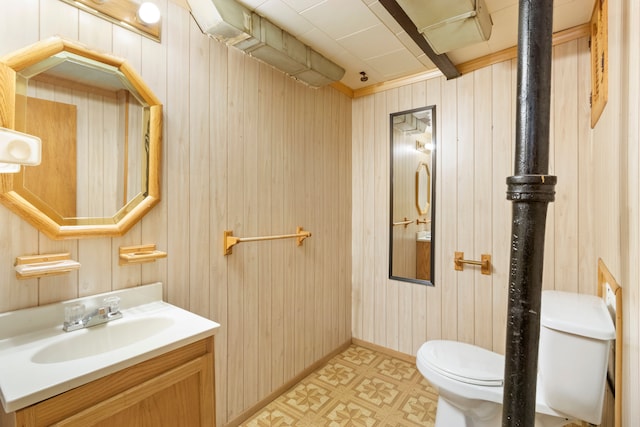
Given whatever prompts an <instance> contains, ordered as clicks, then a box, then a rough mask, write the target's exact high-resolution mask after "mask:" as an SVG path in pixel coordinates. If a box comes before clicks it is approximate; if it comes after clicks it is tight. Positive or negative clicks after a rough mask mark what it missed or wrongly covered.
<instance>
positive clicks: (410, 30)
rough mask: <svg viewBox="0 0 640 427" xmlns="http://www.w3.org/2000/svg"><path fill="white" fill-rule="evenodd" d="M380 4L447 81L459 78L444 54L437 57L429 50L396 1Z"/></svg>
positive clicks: (457, 72)
mask: <svg viewBox="0 0 640 427" xmlns="http://www.w3.org/2000/svg"><path fill="white" fill-rule="evenodd" d="M380 4H381V5H382V6H384V8H385V9H387V12H389V14H390V15H391V16H392V17H393V19H395V20H396V22H397V23H398V24H399V25H400V26H401V27H402V29H403V30H405V31H406V32H407V34H408V35H409V37H411V39H412V40H413V41H414V42H415V43H416V44H417V45H418V47H419V48H420V49H422V51H423V52H424V53H425V54H426V55H427V56H428V57H429V59H430V60H431V62H433V64H434V65H435V66H436V67H438V69H439V70H440V71H442V74H443V75H444V76H445V77H446V78H447V80H448V79H454V78H456V77H460V76H461V74H460V72H459V71H458V69H457V68H456V66H455V65H453V62H451V60H450V59H449V57H448V56H447V55H446V54H444V53H443V54H440V55H438V54H437V53H435V52H434V51H433V49H431V46H429V43H428V42H427V40H426V39H425V38H424V37H423V36H422V34H420V33H419V32H418V28H417V27H416V26H415V24H414V23H413V21H412V20H411V18H409V16H408V15H407V14H406V13H405V11H404V9H402V8H401V7H400V5H399V4H398V2H396V0H380Z"/></svg>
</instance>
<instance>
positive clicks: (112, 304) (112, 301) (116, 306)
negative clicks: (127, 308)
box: [102, 297, 120, 314]
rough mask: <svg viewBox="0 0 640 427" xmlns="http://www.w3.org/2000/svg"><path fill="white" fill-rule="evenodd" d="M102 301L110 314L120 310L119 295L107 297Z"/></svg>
mask: <svg viewBox="0 0 640 427" xmlns="http://www.w3.org/2000/svg"><path fill="white" fill-rule="evenodd" d="M102 303H103V304H104V305H105V306H107V307H108V308H109V313H110V314H114V313H118V312H120V297H107V298H105V299H104V300H103V301H102Z"/></svg>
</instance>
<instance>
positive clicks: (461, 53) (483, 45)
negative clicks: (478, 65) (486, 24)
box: [447, 42, 492, 64]
mask: <svg viewBox="0 0 640 427" xmlns="http://www.w3.org/2000/svg"><path fill="white" fill-rule="evenodd" d="M491 53H492V51H491V47H490V46H489V43H488V42H480V43H475V44H472V45H470V46H466V47H463V48H460V49H456V50H454V51H452V52H447V56H448V57H449V59H451V62H453V63H454V64H461V63H463V62H467V61H470V60H472V59H475V58H478V57H481V56H484V55H489V54H491Z"/></svg>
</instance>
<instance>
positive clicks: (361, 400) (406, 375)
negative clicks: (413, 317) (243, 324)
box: [241, 345, 438, 427]
mask: <svg viewBox="0 0 640 427" xmlns="http://www.w3.org/2000/svg"><path fill="white" fill-rule="evenodd" d="M437 401H438V395H437V393H436V391H435V390H434V389H433V388H432V387H431V386H430V385H429V383H428V382H427V381H426V380H425V379H424V378H423V377H422V375H421V374H420V372H419V371H418V370H417V369H416V367H415V364H412V363H409V362H406V361H404V360H400V359H397V358H394V357H391V356H389V355H387V354H382V353H379V352H376V351H374V350H370V349H367V348H364V347H361V346H357V345H351V346H350V347H349V348H347V349H346V350H345V351H344V352H342V353H340V354H338V355H337V356H335V357H334V358H333V359H331V360H330V361H329V362H328V363H327V364H326V365H324V366H322V367H321V368H319V369H318V370H316V371H315V372H313V373H312V374H311V375H309V376H307V377H306V378H304V379H303V380H302V381H301V382H299V383H298V384H296V385H295V386H294V387H293V388H291V389H290V390H288V391H287V392H285V393H284V394H283V395H281V396H279V397H278V398H276V399H275V400H274V401H273V402H271V403H270V404H269V405H267V406H266V407H265V408H264V409H263V410H262V411H261V412H258V413H257V414H255V415H254V416H253V417H252V418H250V419H249V420H247V421H246V422H245V423H244V424H241V426H246V427H277V426H300V427H318V426H329V427H334V426H335V427H342V426H350V427H351V426H352V427H372V426H376V427H377V426H380V427H383V426H389V427H391V426H393V427H399V426H402V427H413V426H421V427H424V426H433V424H434V422H435V415H436V406H437Z"/></svg>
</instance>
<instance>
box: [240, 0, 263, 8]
mask: <svg viewBox="0 0 640 427" xmlns="http://www.w3.org/2000/svg"><path fill="white" fill-rule="evenodd" d="M236 1H237V2H238V3H240V4H241V5H243V6H244V7H246V8H247V9H250V10H255V9H256V8H257V7H259V6H261V5H262V4H263V3H266V2H267V1H268V0H236Z"/></svg>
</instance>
